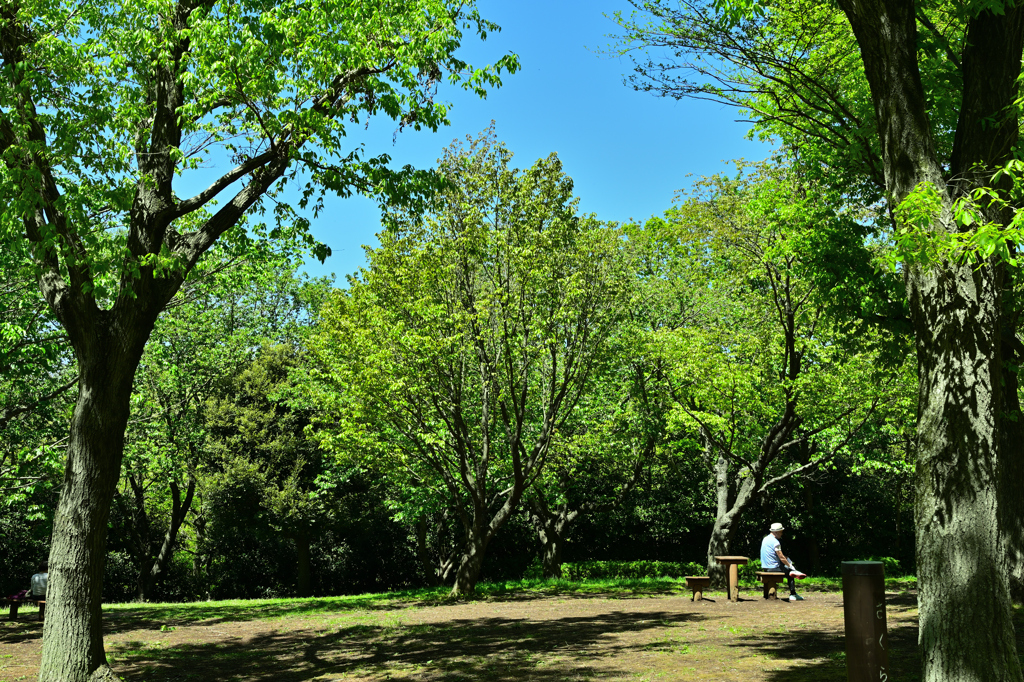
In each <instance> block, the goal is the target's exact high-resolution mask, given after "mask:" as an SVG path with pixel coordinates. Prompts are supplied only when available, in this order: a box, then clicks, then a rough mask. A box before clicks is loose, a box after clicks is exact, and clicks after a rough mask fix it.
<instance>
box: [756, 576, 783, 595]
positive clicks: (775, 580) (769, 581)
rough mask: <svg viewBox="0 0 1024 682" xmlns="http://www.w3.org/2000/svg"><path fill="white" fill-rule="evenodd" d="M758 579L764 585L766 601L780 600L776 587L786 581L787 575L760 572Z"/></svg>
mask: <svg viewBox="0 0 1024 682" xmlns="http://www.w3.org/2000/svg"><path fill="white" fill-rule="evenodd" d="M757 579H758V580H760V581H761V582H762V583H763V584H764V598H765V599H769V598H770V599H778V598H779V595H778V591H777V590H776V587H778V585H779V583H781V582H782V581H783V580H785V579H786V574H785V573H776V572H775V571H758V572H757Z"/></svg>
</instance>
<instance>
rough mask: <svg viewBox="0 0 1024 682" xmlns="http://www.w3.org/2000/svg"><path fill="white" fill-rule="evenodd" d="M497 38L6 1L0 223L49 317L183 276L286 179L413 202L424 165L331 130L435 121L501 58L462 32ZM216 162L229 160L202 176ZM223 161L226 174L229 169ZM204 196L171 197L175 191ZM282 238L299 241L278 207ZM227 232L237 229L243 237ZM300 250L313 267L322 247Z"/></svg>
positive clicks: (468, 12) (417, 17) (462, 20)
mask: <svg viewBox="0 0 1024 682" xmlns="http://www.w3.org/2000/svg"><path fill="white" fill-rule="evenodd" d="M493 30H497V27H496V26H494V25H493V24H492V23H490V22H488V21H486V20H484V19H483V18H481V17H480V16H479V14H478V12H477V11H476V10H475V8H472V7H471V6H470V7H464V6H463V5H462V4H461V3H449V2H444V1H442V0H424V1H420V2H416V3H407V4H406V5H404V6H403V8H402V10H401V11H395V12H382V11H380V8H379V7H378V6H377V3H370V2H365V3H345V4H339V3H333V2H314V3H309V2H294V1H293V2H284V3H274V4H273V5H266V4H265V3H259V2H231V3H229V2H193V1H190V0H183V1H182V2H179V3H176V4H169V3H158V2H145V1H143V2H129V3H116V4H108V3H97V4H85V5H81V4H77V3H70V2H67V3H49V2H22V3H20V4H18V5H14V6H11V5H8V6H7V10H6V12H5V16H4V23H3V27H2V36H0V53H2V58H3V76H4V77H3V78H0V101H3V102H4V103H5V105H4V107H3V111H2V116H0V153H2V160H3V163H2V171H0V172H2V174H3V175H2V180H0V192H2V200H3V201H4V203H5V205H6V206H8V211H7V212H6V213H5V220H4V224H3V228H2V229H3V230H4V232H5V233H7V234H8V235H11V234H16V233H19V232H21V233H23V234H25V235H27V237H28V239H29V240H30V241H31V242H32V244H33V257H34V261H35V264H36V267H37V268H38V269H39V270H40V271H41V272H42V273H43V274H44V282H45V289H46V292H47V297H48V299H49V300H50V302H51V304H52V305H54V307H55V308H56V309H57V310H58V314H62V315H66V314H68V313H67V312H66V307H67V301H68V300H69V299H71V298H75V299H81V300H82V303H89V304H91V305H98V306H106V305H111V304H113V303H114V302H115V301H117V300H119V299H122V298H124V297H132V296H134V295H136V294H137V293H140V292H141V291H144V290H147V289H149V288H157V289H163V288H173V286H174V284H173V283H174V282H176V281H178V280H180V279H181V278H182V277H183V275H184V272H186V271H187V270H188V269H190V268H191V267H192V266H193V265H195V262H196V260H197V259H198V258H199V256H200V255H201V254H202V253H203V252H204V251H205V250H206V249H208V248H209V246H210V245H211V244H212V243H213V242H214V241H215V240H216V239H218V238H219V237H220V236H221V235H223V234H224V233H225V232H227V231H229V230H231V229H232V228H234V227H235V226H236V225H237V224H239V222H240V221H242V220H243V217H244V216H245V215H246V214H247V213H250V212H251V211H252V210H257V211H262V210H263V203H262V202H263V200H264V197H266V196H268V195H272V194H273V193H274V192H273V191H272V187H274V185H275V183H277V182H278V181H279V180H281V179H287V180H290V181H293V182H297V183H299V184H300V185H301V187H302V194H301V199H300V200H299V201H298V202H297V206H298V207H310V208H312V210H313V211H314V213H316V212H317V210H318V209H319V208H321V207H322V198H323V195H324V192H327V191H331V192H337V193H341V194H348V193H351V192H363V193H367V194H371V195H381V196H384V197H386V198H387V199H389V200H391V201H408V200H414V199H417V198H419V197H420V196H421V195H422V193H423V192H424V191H426V190H427V189H429V188H430V187H431V186H432V185H433V184H434V182H433V180H432V178H430V176H429V174H426V173H414V172H413V171H412V170H411V169H405V170H402V171H392V170H390V169H388V167H387V162H388V158H387V156H386V155H383V156H378V157H369V156H367V155H366V153H365V150H364V149H362V148H361V147H360V146H356V145H352V144H348V143H347V142H346V139H345V137H346V133H347V132H348V130H349V129H350V128H352V127H355V126H361V125H363V124H366V123H368V122H369V120H370V118H371V117H374V116H377V115H383V116H386V117H388V118H390V119H392V120H394V121H395V122H396V123H397V125H398V126H399V128H403V127H412V128H415V129H420V128H427V129H431V130H436V129H437V128H438V127H439V126H440V125H443V124H444V123H446V120H447V118H446V117H447V105H446V104H445V103H443V102H441V101H437V100H436V93H437V86H438V84H439V83H440V82H441V81H442V80H447V81H450V82H451V83H454V84H457V85H459V86H461V87H464V88H467V89H470V90H473V91H476V92H477V93H478V94H481V95H483V94H485V93H486V90H487V89H488V88H490V87H493V86H497V85H499V84H500V79H499V74H500V73H501V72H502V71H506V70H507V71H514V70H515V69H516V68H517V61H516V58H515V56H514V55H506V56H505V57H502V58H501V59H500V60H498V61H497V62H496V63H495V65H494V66H492V67H486V68H475V67H472V66H471V65H469V64H467V63H465V62H464V61H462V60H461V59H458V58H457V57H455V56H454V54H453V53H454V51H455V49H456V48H457V47H458V46H459V44H460V43H461V41H462V39H463V34H464V32H465V31H472V32H475V33H477V34H478V35H480V36H481V37H483V36H486V34H487V33H488V32H489V31H493ZM224 160H229V166H228V167H230V170H227V171H223V170H221V171H218V172H211V170H212V168H211V167H212V166H214V165H216V166H222V165H223V161H224ZM232 166H233V167H232ZM183 186H186V187H202V189H199V190H198V191H195V192H194V193H192V195H191V196H188V197H181V196H179V194H178V192H180V191H181V190H180V189H179V188H180V187H183ZM274 219H275V221H276V223H277V225H278V229H296V230H298V231H299V232H301V233H305V228H306V221H305V219H303V218H300V217H299V216H298V215H297V214H296V212H295V207H293V206H290V205H287V204H286V203H285V204H277V206H276V208H275V215H274ZM239 238H242V237H239ZM307 241H308V244H309V246H310V247H311V248H314V249H315V250H316V251H317V253H318V255H319V256H320V257H321V258H322V257H324V256H325V255H326V253H327V251H326V249H325V248H324V247H322V246H321V247H317V245H316V244H315V243H314V242H313V240H312V238H311V237H308V235H307Z"/></svg>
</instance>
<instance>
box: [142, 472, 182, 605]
mask: <svg viewBox="0 0 1024 682" xmlns="http://www.w3.org/2000/svg"><path fill="white" fill-rule="evenodd" d="M195 492H196V479H195V477H194V476H191V475H190V476H189V478H188V487H187V488H186V490H185V499H184V500H182V499H181V490H180V488H179V487H178V483H177V481H171V523H170V525H169V526H168V527H167V532H166V533H164V540H163V542H162V543H161V544H160V549H159V551H157V554H156V556H155V557H153V561H152V563H151V564H150V565H149V566H144V567H143V569H142V571H140V573H139V601H144V600H145V599H146V598H147V597H148V596H149V594H150V592H151V591H152V589H153V585H155V584H156V581H157V580H158V579H159V578H160V576H161V575H163V573H164V571H165V570H167V563H168V562H169V561H170V560H171V556H173V554H174V544H175V543H176V542H177V541H178V532H179V531H180V530H181V524H182V523H184V521H185V516H187V515H188V512H189V509H191V508H192V498H193V496H194V495H195Z"/></svg>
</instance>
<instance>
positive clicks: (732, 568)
mask: <svg viewBox="0 0 1024 682" xmlns="http://www.w3.org/2000/svg"><path fill="white" fill-rule="evenodd" d="M739 599H740V566H739V564H737V563H736V562H735V561H733V562H732V563H730V564H729V601H739Z"/></svg>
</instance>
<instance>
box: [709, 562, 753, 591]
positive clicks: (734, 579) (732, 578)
mask: <svg viewBox="0 0 1024 682" xmlns="http://www.w3.org/2000/svg"><path fill="white" fill-rule="evenodd" d="M715 561H717V562H718V563H720V564H724V565H726V566H728V567H729V601H732V602H736V601H739V600H740V569H739V566H740V564H745V563H747V562H748V561H750V559H748V558H747V557H745V556H732V555H729V556H716V557H715Z"/></svg>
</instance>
